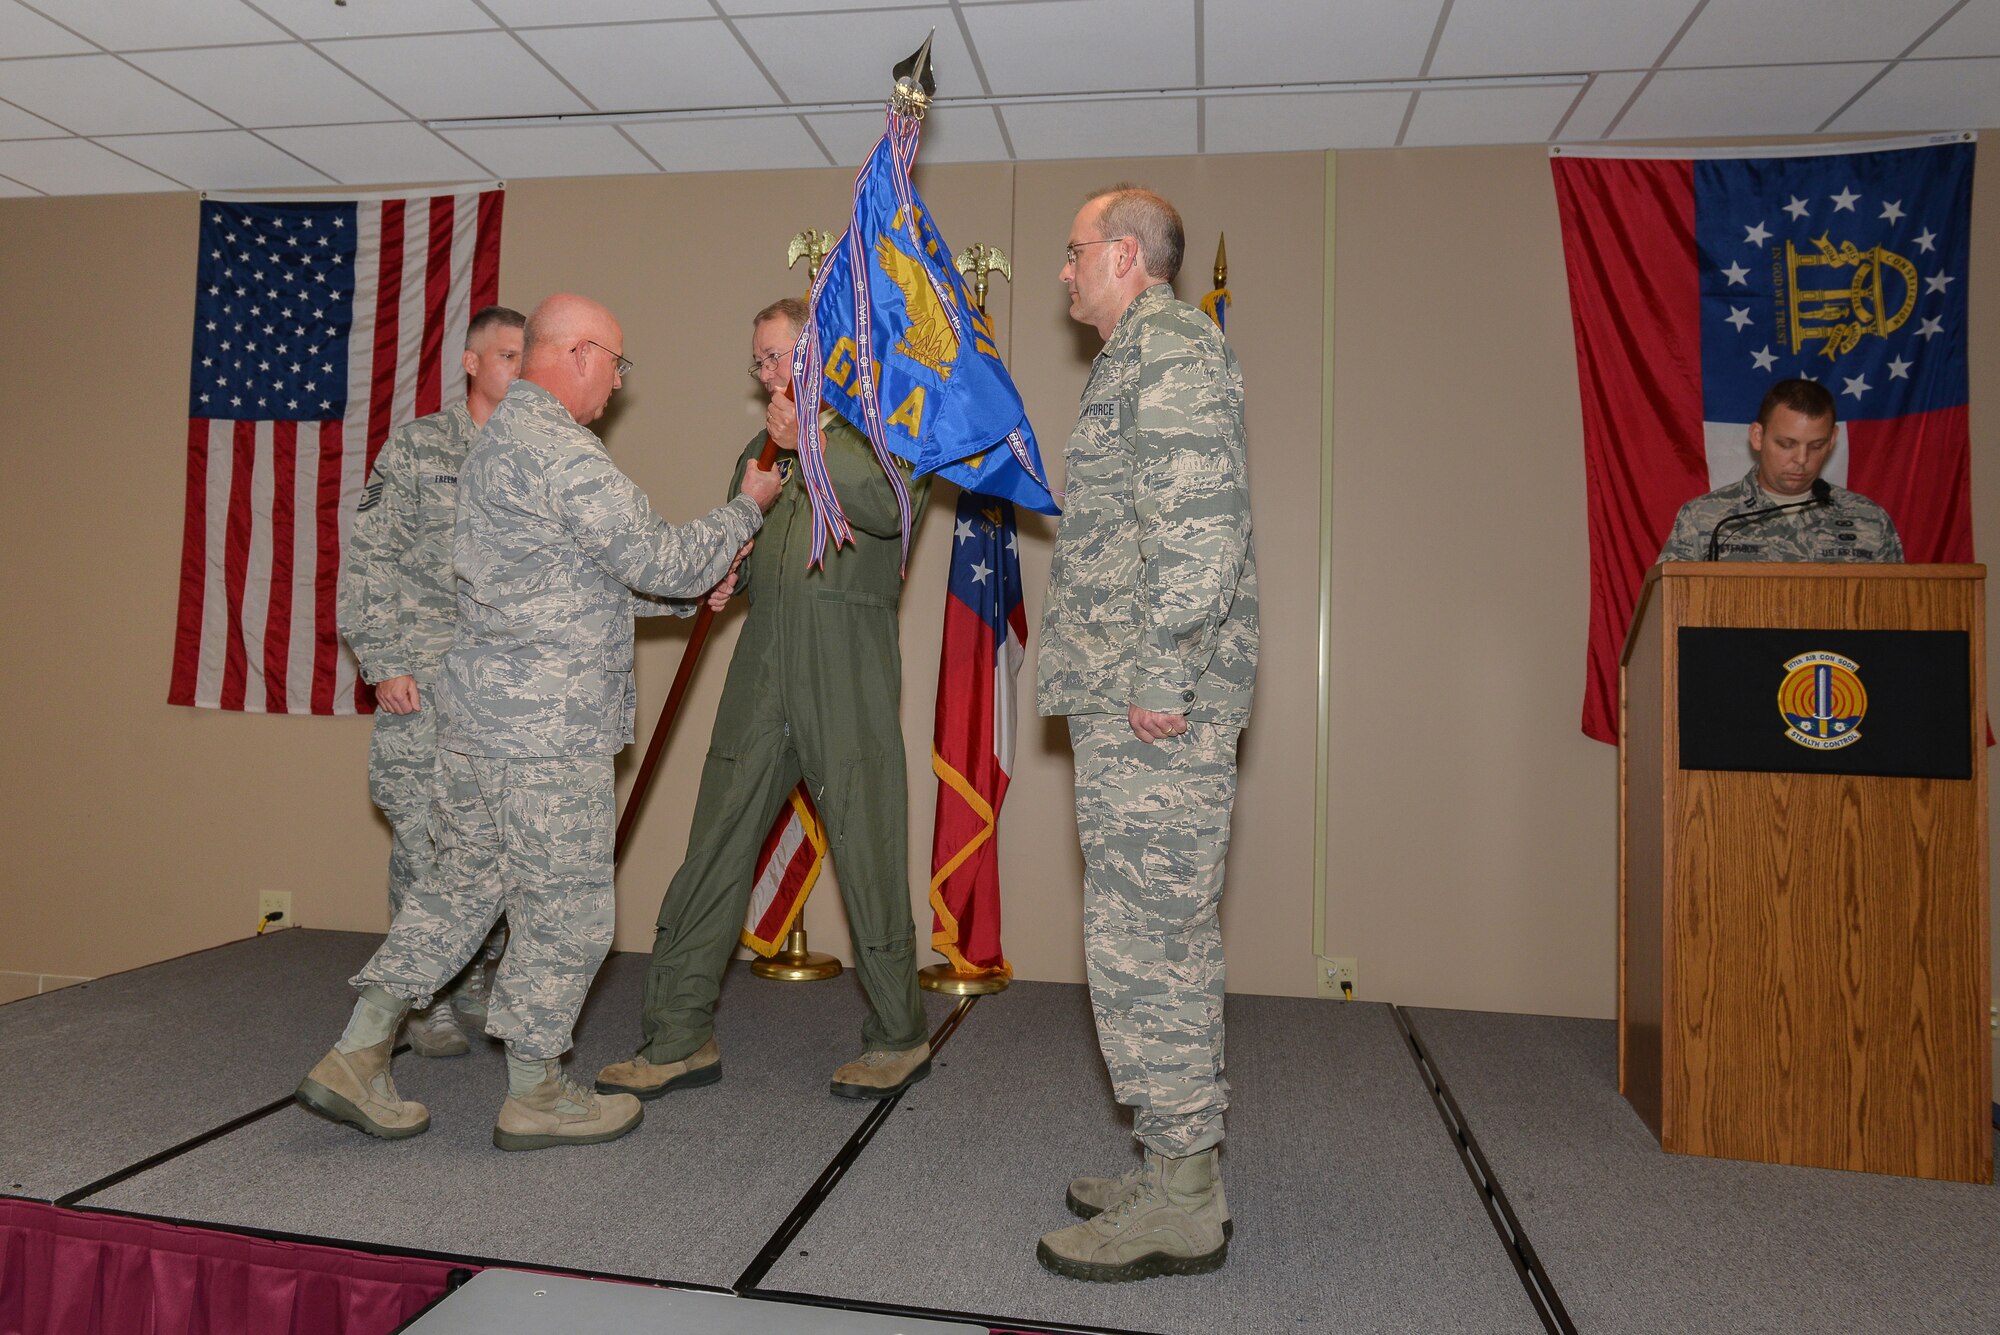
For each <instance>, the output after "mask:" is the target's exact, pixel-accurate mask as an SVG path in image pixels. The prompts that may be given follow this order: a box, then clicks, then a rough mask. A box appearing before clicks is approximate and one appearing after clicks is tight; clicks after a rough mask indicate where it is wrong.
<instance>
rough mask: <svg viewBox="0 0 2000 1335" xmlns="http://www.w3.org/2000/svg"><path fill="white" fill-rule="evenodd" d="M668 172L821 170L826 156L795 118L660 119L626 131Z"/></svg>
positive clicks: (628, 128)
mask: <svg viewBox="0 0 2000 1335" xmlns="http://www.w3.org/2000/svg"><path fill="white" fill-rule="evenodd" d="M625 128H626V129H627V130H628V131H629V132H630V133H631V135H632V137H633V138H634V139H637V140H638V141H639V142H640V143H641V144H644V145H645V147H646V151H647V152H648V153H651V154H652V155H653V157H654V158H655V159H656V160H657V161H658V162H659V164H660V166H661V167H663V168H665V169H666V170H667V171H670V172H718V171H775V170H779V169H782V168H786V167H824V166H826V155H825V154H824V153H822V152H820V151H819V145H817V144H815V143H814V142H813V140H812V136H811V135H809V134H807V133H806V129H805V126H803V125H801V124H800V123H799V118H798V117H797V116H746V117H744V118H743V119H741V120H714V121H664V122H659V123H656V124H652V125H628V126H626V127H625Z"/></svg>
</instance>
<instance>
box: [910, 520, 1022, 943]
mask: <svg viewBox="0 0 2000 1335" xmlns="http://www.w3.org/2000/svg"><path fill="white" fill-rule="evenodd" d="M951 544H952V545H951V574H950V578H949V580H948V583H947V587H946V591H945V600H944V649H943V657H942V659H941V660H940V662H939V664H938V695H937V731H936V734H935V738H934V740H933V741H932V743H931V769H932V771H933V772H934V773H936V775H937V778H938V790H937V823H936V825H935V826H934V827H933V832H932V836H931V910H932V921H931V946H932V947H933V948H934V949H935V950H936V951H937V952H938V953H939V954H941V955H943V956H944V957H945V958H946V959H947V960H949V961H951V965H952V968H953V969H955V970H956V971H958V972H959V973H989V974H990V973H1012V969H1010V968H1009V966H1008V964H1007V958H1006V956H1005V955H1004V954H1002V953H1001V950H1000V859H999V849H998V847H997V845H996V843H995V840H994V833H995V830H996V828H997V826H998V824H999V820H1000V804H1001V802H1003V801H1004V800H1006V797H1007V783H1008V777H1009V775H1010V774H1011V773H1012V772H1013V769H1014V679H1015V677H1016V675H1017V674H1018V673H1019V672H1020V669H1021V657H1022V653H1023V648H1022V646H1023V645H1024V644H1025V643H1026V641H1027V638H1028V617H1027V613H1026V612H1025V611H1023V610H1022V607H1021V559H1020V552H1019V548H1018V546H1017V543H1016V541H1015V532H1014V506H1013V504H1012V503H1011V502H1009V501H1004V500H996V499H994V498H993V497H991V496H980V495H975V494H974V493H972V492H969V491H968V492H964V493H962V494H960V496H959V498H958V514H957V517H956V520H955V522H954V524H953V528H952V538H951Z"/></svg>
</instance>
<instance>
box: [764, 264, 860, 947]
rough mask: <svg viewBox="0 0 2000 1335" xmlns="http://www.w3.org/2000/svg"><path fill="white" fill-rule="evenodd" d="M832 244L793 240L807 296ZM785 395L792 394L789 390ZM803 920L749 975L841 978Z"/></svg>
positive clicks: (799, 919) (794, 923) (802, 915)
mask: <svg viewBox="0 0 2000 1335" xmlns="http://www.w3.org/2000/svg"><path fill="white" fill-rule="evenodd" d="M833 242H834V236H833V233H831V232H822V231H820V230H819V229H817V228H813V227H808V228H806V229H805V230H804V231H803V232H800V233H799V234H798V235H797V236H795V237H793V238H792V244H791V246H790V248H789V249H787V250H786V252H785V267H786V268H787V269H796V268H797V267H798V265H799V261H800V260H804V261H805V262H806V291H807V292H808V293H810V292H811V291H812V285H813V283H814V282H815V281H816V280H817V279H818V278H819V266H820V265H821V264H822V263H824V262H825V260H826V256H827V252H828V251H830V250H832V249H833ZM785 392H786V393H787V394H789V393H791V389H790V387H789V386H788V387H787V388H786V390H785ZM804 919H805V906H804V905H803V904H802V905H800V906H799V912H798V917H796V918H793V919H792V930H791V931H789V932H787V933H786V934H785V948H784V949H783V950H780V951H779V952H778V953H777V954H775V955H773V956H771V957H770V958H769V959H761V958H760V959H755V960H752V961H750V972H751V973H754V974H756V975H757V976H758V977H759V978H774V979H776V980H778V981H779V982H782V983H816V982H818V981H820V980H821V979H822V978H838V977H839V976H840V961H839V960H837V959H835V958H834V957H833V956H831V955H829V954H827V953H826V952H824V951H820V950H814V949H813V948H812V946H811V944H810V943H809V942H808V941H807V940H806V929H805V928H804V926H802V925H801V924H802V923H803V921H804Z"/></svg>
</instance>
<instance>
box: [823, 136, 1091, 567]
mask: <svg viewBox="0 0 2000 1335" xmlns="http://www.w3.org/2000/svg"><path fill="white" fill-rule="evenodd" d="M919 129H920V122H919V121H918V120H917V118H915V117H911V116H905V115H901V114H899V113H898V112H896V111H895V110H894V109H893V108H892V109H891V110H890V111H889V113H888V125H887V127H886V129H885V130H884V132H883V135H882V138H881V140H880V141H879V142H877V143H876V145H875V149H874V151H873V152H871V153H870V154H869V155H868V161H867V162H866V163H865V164H864V165H863V166H862V168H861V174H860V175H859V176H858V177H856V178H855V182H854V210H853V217H852V219H851V220H850V222H849V224H848V227H847V230H846V231H845V232H843V233H842V234H841V237H840V240H839V241H838V242H836V243H835V245H834V248H833V250H832V252H831V253H830V254H828V256H827V259H826V263H824V264H823V265H821V266H820V271H819V276H818V277H817V278H816V279H815V280H814V282H813V290H812V303H811V305H812V309H811V318H809V319H808V320H807V321H806V327H805V330H804V331H803V333H802V335H801V336H800V339H799V345H798V348H797V350H796V352H795V354H794V357H793V362H792V386H793V392H794V396H795V397H796V398H797V400H798V402H800V403H802V404H805V403H824V404H825V405H826V406H828V407H830V408H832V409H833V410H834V411H835V412H837V413H839V414H840V415H841V416H842V417H844V418H846V419H847V420H848V421H850V422H853V423H854V424H855V425H856V426H858V427H860V428H861V429H862V430H863V431H864V432H865V433H866V434H867V436H868V439H869V440H870V441H871V442H872V443H873V444H874V446H875V453H876V457H877V458H879V459H880V460H881V461H882V466H883V469H884V471H886V472H887V473H888V475H889V481H890V484H891V486H892V487H894V489H895V491H896V497H897V501H898V503H899V504H900V506H901V508H902V511H903V520H904V522H903V542H904V548H905V550H906V551H907V550H908V544H909V533H910V524H909V498H908V496H907V495H906V494H905V491H904V488H903V483H902V478H901V476H900V475H899V473H898V471H897V469H896V467H895V463H894V460H896V459H901V460H903V461H904V462H906V463H908V464H909V465H910V466H911V469H912V471H913V472H914V473H916V474H918V475H922V474H925V473H935V474H937V475H938V476H940V477H942V478H945V479H946V480H947V481H950V482H955V483H957V484H958V485H959V486H960V487H962V488H964V489H965V490H967V491H973V492H979V493H981V494H982V495H987V496H997V497H1000V498H1002V499H1005V500H1010V501H1013V502H1015V503H1017V504H1019V505H1024V506H1026V507H1028V508H1029V509H1031V510H1039V511H1041V512H1042V513H1043V514H1054V513H1056V503H1055V498H1054V496H1053V495H1052V494H1051V493H1050V490H1049V484H1048V476H1047V474H1046V472H1044V470H1043V468H1042V458H1041V452H1040V450H1039V449H1038V448H1037V446H1036V444H1035V433H1034V431H1033V429H1032V428H1031V427H1030V426H1029V425H1028V418H1027V413H1026V410H1025V409H1024V408H1023V407H1022V405H1021V395H1020V393H1019V391H1017V390H1016V389H1015V388H1014V381H1013V377H1011V376H1009V375H1008V374H1007V367H1006V366H1005V364H1003V363H1002V362H1001V360H1000V353H999V350H998V348H996V347H995V346H994V343H993V326H992V324H991V323H990V322H989V321H988V320H987V318H986V316H985V315H983V314H982V313H981V312H980V311H979V309H978V307H977V306H975V305H974V304H973V297H972V292H971V289H970V288H969V287H967V286H966V283H965V280H964V278H963V276H961V275H960V274H959V273H958V272H957V271H956V270H954V269H953V268H952V264H951V249H950V247H949V246H947V245H946V244H945V241H944V237H943V236H942V235H940V234H939V232H938V229H937V224H936V222H935V221H933V219H932V218H931V215H930V210H929V209H928V208H927V207H926V206H925V205H924V202H923V200H922V199H921V198H919V197H918V195H917V192H916V189H915V187H913V186H912V185H911V184H910V168H911V165H912V164H913V163H914V162H915V160H916V154H917V136H918V132H919ZM799 424H800V431H799V459H800V463H801V466H802V467H803V468H804V470H805V482H806V490H807V491H808V492H809V493H810V494H811V496H812V499H813V510H814V514H815V516H816V517H817V521H818V522H817V524H816V525H815V528H814V533H813V546H812V560H813V561H814V562H815V563H817V562H819V561H820V560H821V559H822V558H823V557H824V555H825V550H826V544H827V542H828V541H829V540H831V541H832V542H833V544H834V546H835V547H836V548H838V547H839V546H840V545H841V544H843V543H846V542H848V541H850V540H851V539H852V536H853V535H852V532H851V530H850V529H849V528H848V524H847V517H846V516H845V515H844V514H843V513H842V512H841V508H840V499H839V497H838V496H836V495H835V494H834V489H833V482H832V479H831V478H830V477H829V476H828V475H827V471H826V463H825V459H824V456H823V454H822V452H821V446H820V431H819V420H818V415H817V414H815V413H809V412H801V413H800V414H799Z"/></svg>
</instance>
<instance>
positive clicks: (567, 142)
mask: <svg viewBox="0 0 2000 1335" xmlns="http://www.w3.org/2000/svg"><path fill="white" fill-rule="evenodd" d="M444 137H445V138H446V139H449V140H450V141H451V142H452V143H453V144H455V145H457V146H458V147H460V148H462V149H464V150H465V151H466V152H467V153H469V154H471V155H472V156H473V157H474V158H477V159H478V160H479V161H480V162H481V163H483V164H485V166H486V169H487V170H488V171H490V172H492V173H493V174H494V175H495V176H498V177H501V178H502V179H508V180H511V179H513V178H515V177H520V176H620V175H628V174H630V173H634V172H650V171H654V170H657V169H656V168H655V167H654V166H653V164H652V163H651V162H649V161H647V159H646V155H645V154H644V153H641V152H640V151H639V150H638V149H636V148H634V147H632V144H631V142H630V141H629V140H627V139H626V138H625V136H624V135H622V134H619V133H618V131H617V130H615V129H613V128H612V127H611V126H609V125H523V126H519V127H517V128H511V129H505V130H449V131H446V132H445V136H444Z"/></svg>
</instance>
